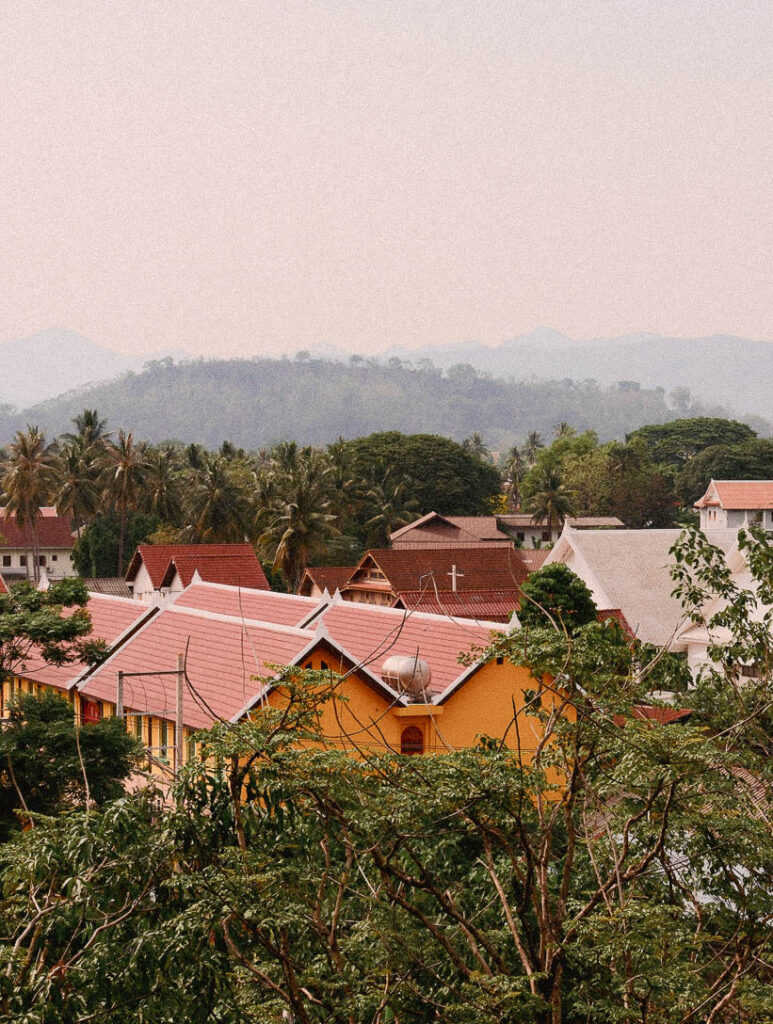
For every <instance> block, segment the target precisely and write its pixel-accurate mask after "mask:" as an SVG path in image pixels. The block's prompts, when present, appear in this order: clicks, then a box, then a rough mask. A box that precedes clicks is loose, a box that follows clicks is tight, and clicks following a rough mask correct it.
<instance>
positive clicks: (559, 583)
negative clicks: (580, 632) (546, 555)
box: [518, 562, 596, 633]
mask: <svg viewBox="0 0 773 1024" xmlns="http://www.w3.org/2000/svg"><path fill="white" fill-rule="evenodd" d="M521 594H522V596H521V604H520V609H519V612H518V618H519V619H520V621H521V625H522V626H530V625H537V626H547V625H550V624H555V625H556V626H557V627H558V628H560V629H566V630H567V631H568V632H570V633H573V632H574V631H575V630H577V629H579V628H580V626H585V625H587V624H588V623H589V622H595V621H596V605H595V603H594V601H593V597H592V595H591V592H590V590H588V588H587V586H586V585H585V583H583V581H582V580H581V579H580V577H579V576H578V575H577V574H576V573H574V572H572V570H571V569H570V568H569V566H568V565H564V564H563V563H562V562H553V563H551V564H550V565H543V567H542V568H541V569H538V570H537V571H536V572H533V573H532V574H531V575H530V576H529V577H528V579H526V580H525V582H524V583H523V584H522V585H521Z"/></svg>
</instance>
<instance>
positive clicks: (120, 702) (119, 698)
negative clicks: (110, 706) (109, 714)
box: [115, 672, 123, 718]
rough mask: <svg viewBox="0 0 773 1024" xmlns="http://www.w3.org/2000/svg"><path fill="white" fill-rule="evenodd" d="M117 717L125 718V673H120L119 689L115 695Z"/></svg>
mask: <svg viewBox="0 0 773 1024" xmlns="http://www.w3.org/2000/svg"><path fill="white" fill-rule="evenodd" d="M115 717H116V718H123V672H119V673H118V688H117V692H116V695H115Z"/></svg>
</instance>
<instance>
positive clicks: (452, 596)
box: [395, 589, 521, 622]
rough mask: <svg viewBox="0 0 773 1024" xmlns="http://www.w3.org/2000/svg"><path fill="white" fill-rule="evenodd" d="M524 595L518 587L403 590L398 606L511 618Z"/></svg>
mask: <svg viewBox="0 0 773 1024" xmlns="http://www.w3.org/2000/svg"><path fill="white" fill-rule="evenodd" d="M520 599H521V595H520V591H518V590H469V591H467V590H463V591H456V593H454V592H453V591H442V592H440V593H438V594H436V593H435V591H434V589H432V590H403V591H401V592H400V596H399V597H398V599H397V602H396V605H395V606H396V607H402V608H410V609H415V610H419V611H423V612H431V613H432V614H433V615H451V616H453V617H454V618H463V619H486V620H488V621H493V620H496V621H498V622H509V621H510V619H511V618H512V615H513V612H514V611H516V609H517V608H518V607H519V605H520Z"/></svg>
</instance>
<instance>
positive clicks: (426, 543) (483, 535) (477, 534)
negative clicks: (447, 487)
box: [389, 512, 513, 549]
mask: <svg viewBox="0 0 773 1024" xmlns="http://www.w3.org/2000/svg"><path fill="white" fill-rule="evenodd" d="M389 541H390V543H391V544H392V546H393V547H396V548H402V549H404V548H408V547H410V548H416V547H456V546H461V547H482V546H483V547H488V546H489V545H494V544H495V545H497V546H499V547H511V546H512V543H513V542H512V540H511V539H510V538H509V537H507V536H506V535H505V534H503V533H502V532H501V531H500V530H499V528H498V526H497V520H496V516H441V515H440V514H439V513H437V512H428V513H427V515H425V516H422V517H421V518H420V519H416V520H414V522H412V523H409V524H408V525H407V526H403V527H401V528H400V529H399V530H395V531H394V533H391V534H390V536H389Z"/></svg>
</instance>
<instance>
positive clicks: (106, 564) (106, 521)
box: [72, 512, 159, 576]
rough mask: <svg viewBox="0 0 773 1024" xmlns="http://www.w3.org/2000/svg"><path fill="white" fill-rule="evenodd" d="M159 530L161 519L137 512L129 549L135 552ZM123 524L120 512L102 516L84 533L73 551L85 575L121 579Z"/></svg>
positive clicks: (130, 530) (128, 538)
mask: <svg viewBox="0 0 773 1024" xmlns="http://www.w3.org/2000/svg"><path fill="white" fill-rule="evenodd" d="M158 528H159V521H158V517H157V516H152V515H145V514H144V513H141V512H137V513H135V514H134V515H130V516H128V518H127V520H126V527H125V530H126V532H125V550H126V551H128V552H131V553H134V550H135V548H136V547H137V545H138V544H144V543H145V542H146V541H147V540H149V539H150V537H151V535H153V534H155V533H156V532H157V530H158ZM120 531H121V524H120V520H119V518H118V515H117V513H115V512H113V513H106V514H102V515H98V516H97V517H96V518H95V519H94V521H93V522H92V523H90V524H89V525H88V526H87V527H86V529H85V530H84V531H83V533H82V534H81V536H80V537H79V538H78V540H77V541H76V542H75V544H74V546H73V550H72V559H73V565H74V566H75V568H76V569H77V571H78V572H79V573H80V575H81V576H118V575H119V572H118V545H119V539H120Z"/></svg>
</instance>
